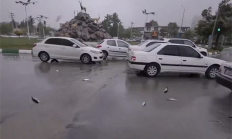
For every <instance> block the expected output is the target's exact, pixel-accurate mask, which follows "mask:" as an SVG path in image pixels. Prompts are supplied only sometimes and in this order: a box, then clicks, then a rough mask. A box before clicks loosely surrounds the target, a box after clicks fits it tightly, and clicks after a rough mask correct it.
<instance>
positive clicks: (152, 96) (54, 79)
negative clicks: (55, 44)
mask: <svg viewBox="0 0 232 139" xmlns="http://www.w3.org/2000/svg"><path fill="white" fill-rule="evenodd" d="M231 56H232V54H231ZM218 57H220V58H221V59H226V58H228V54H227V53H226V54H223V55H220V56H218ZM56 70H58V71H59V72H56ZM0 73H1V74H0V79H1V80H0V81H1V82H0V85H1V86H0V87H1V99H0V100H1V111H0V112H1V121H0V126H1V139H119V138H120V139H230V138H231V132H232V129H231V124H232V122H231V119H229V118H228V116H230V115H231V114H232V113H231V108H232V105H231V100H232V93H231V91H230V90H228V89H226V88H224V87H222V86H220V85H218V84H217V83H216V82H215V81H214V80H208V79H206V78H205V77H199V76H189V75H181V76H180V75H178V74H162V75H160V76H158V77H157V78H147V77H144V76H143V74H135V71H133V70H131V69H129V68H128V66H127V64H126V62H125V61H123V60H109V61H104V62H102V63H101V64H90V65H83V64H81V63H78V62H75V63H70V62H62V63H58V64H50V63H41V62H40V60H39V59H37V58H32V57H31V56H30V55H17V57H16V58H14V56H12V55H0ZM85 78H88V79H89V81H82V80H83V79H85ZM165 87H168V88H169V92H168V93H167V94H164V93H163V90H164V88H165ZM31 96H34V97H36V98H38V99H39V100H40V101H41V102H40V103H39V104H35V103H33V102H32V101H31ZM167 98H176V99H177V100H176V101H167V100H166V99H167ZM142 102H146V104H147V105H146V106H144V107H143V106H142Z"/></svg>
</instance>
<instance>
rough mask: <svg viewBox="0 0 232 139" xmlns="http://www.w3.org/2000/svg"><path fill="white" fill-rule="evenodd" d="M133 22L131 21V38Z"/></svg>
mask: <svg viewBox="0 0 232 139" xmlns="http://www.w3.org/2000/svg"><path fill="white" fill-rule="evenodd" d="M133 24H134V23H133V22H131V39H132V27H133Z"/></svg>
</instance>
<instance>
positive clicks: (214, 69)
mask: <svg viewBox="0 0 232 139" xmlns="http://www.w3.org/2000/svg"><path fill="white" fill-rule="evenodd" d="M218 71H219V66H216V65H215V66H211V67H209V68H208V69H207V71H206V72H205V76H206V78H208V79H214V78H216V74H217V73H218Z"/></svg>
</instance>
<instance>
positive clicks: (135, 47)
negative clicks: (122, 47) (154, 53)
mask: <svg viewBox="0 0 232 139" xmlns="http://www.w3.org/2000/svg"><path fill="white" fill-rule="evenodd" d="M156 43H167V42H166V41H162V40H146V41H144V42H141V43H140V44H138V45H131V46H129V51H130V50H133V51H134V50H143V49H145V48H146V47H149V46H151V45H153V44H156Z"/></svg>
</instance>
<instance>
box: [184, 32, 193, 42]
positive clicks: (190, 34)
mask: <svg viewBox="0 0 232 139" xmlns="http://www.w3.org/2000/svg"><path fill="white" fill-rule="evenodd" d="M193 37H194V32H193V31H192V30H188V31H186V32H185V33H184V35H183V38H185V39H189V40H192V39H193Z"/></svg>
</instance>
